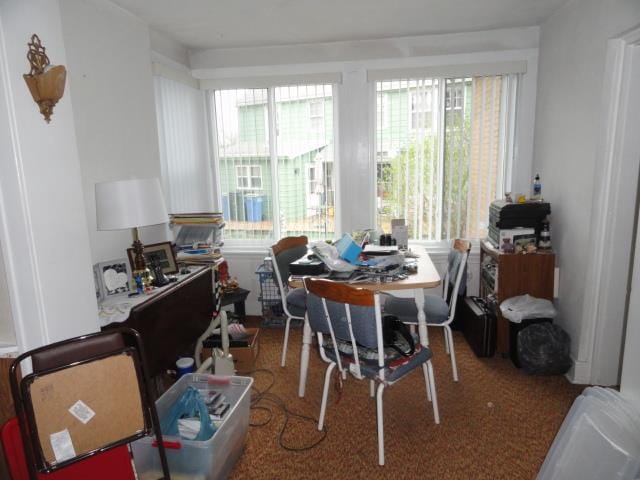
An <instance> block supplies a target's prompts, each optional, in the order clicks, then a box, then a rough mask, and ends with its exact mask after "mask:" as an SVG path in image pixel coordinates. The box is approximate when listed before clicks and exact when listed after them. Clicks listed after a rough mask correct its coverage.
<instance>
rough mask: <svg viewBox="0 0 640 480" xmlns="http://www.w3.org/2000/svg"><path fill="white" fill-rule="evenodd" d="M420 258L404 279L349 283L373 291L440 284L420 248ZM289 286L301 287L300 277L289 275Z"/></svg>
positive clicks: (430, 262) (436, 274) (436, 272)
mask: <svg viewBox="0 0 640 480" xmlns="http://www.w3.org/2000/svg"><path fill="white" fill-rule="evenodd" d="M418 254H419V255H420V258H417V259H416V260H417V262H418V271H417V272H416V273H414V274H411V275H409V277H408V278H405V279H404V280H398V281H395V282H386V283H374V282H371V283H365V282H358V283H353V284H351V285H352V286H353V287H361V288H366V289H367V290H373V291H374V292H382V291H390V290H415V289H416V288H433V287H437V286H438V285H440V275H439V274H438V271H437V270H436V267H435V265H434V264H433V262H432V261H431V258H430V257H429V254H428V253H427V252H426V251H425V250H424V249H421V251H420V252H418ZM289 286H290V287H293V288H300V287H302V279H301V278H300V277H289Z"/></svg>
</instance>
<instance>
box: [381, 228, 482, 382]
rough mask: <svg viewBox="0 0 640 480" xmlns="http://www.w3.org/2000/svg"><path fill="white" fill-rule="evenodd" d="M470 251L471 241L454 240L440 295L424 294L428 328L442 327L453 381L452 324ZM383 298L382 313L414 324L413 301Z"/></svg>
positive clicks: (455, 379)
mask: <svg viewBox="0 0 640 480" xmlns="http://www.w3.org/2000/svg"><path fill="white" fill-rule="evenodd" d="M470 250H471V242H468V241H466V240H461V239H456V240H454V241H453V246H452V247H451V250H450V251H449V256H448V266H447V273H446V275H445V278H444V282H443V284H444V285H443V291H442V296H438V295H432V294H425V296H424V313H425V315H426V317H427V326H430V327H442V328H443V331H444V345H445V351H446V352H447V354H448V355H449V356H450V357H451V369H452V371H453V380H454V381H455V382H457V381H458V366H457V364H456V353H455V349H454V346H453V334H452V332H451V322H452V321H453V319H454V318H455V315H456V307H457V304H458V296H459V294H461V293H464V291H465V286H466V283H467V282H466V276H467V259H468V258H469V251H470ZM450 289H451V290H450ZM385 298H386V301H385V303H384V313H385V314H388V315H394V316H396V317H398V319H399V320H400V321H401V322H403V323H409V324H415V323H417V319H416V317H417V313H418V309H417V307H416V304H415V302H414V301H413V300H412V299H408V298H398V297H394V296H391V295H388V296H386V297H385ZM447 299H448V302H447Z"/></svg>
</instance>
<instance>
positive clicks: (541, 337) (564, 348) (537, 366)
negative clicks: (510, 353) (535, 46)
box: [518, 323, 571, 375]
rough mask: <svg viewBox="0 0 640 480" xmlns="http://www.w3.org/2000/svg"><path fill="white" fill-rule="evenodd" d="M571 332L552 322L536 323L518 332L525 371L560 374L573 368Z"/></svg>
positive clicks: (519, 349) (540, 373) (520, 355)
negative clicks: (570, 350)
mask: <svg viewBox="0 0 640 480" xmlns="http://www.w3.org/2000/svg"><path fill="white" fill-rule="evenodd" d="M570 345H571V339H570V338H569V334H567V332H565V331H564V330H562V329H561V328H560V327H558V326H557V325H553V324H551V323H536V324H533V325H529V326H528V327H527V328H524V329H523V330H521V331H520V332H518V358H519V359H520V364H521V366H522V369H523V370H524V371H525V373H529V374H538V375H560V374H563V373H567V371H568V370H569V368H571V357H570V356H569V347H570Z"/></svg>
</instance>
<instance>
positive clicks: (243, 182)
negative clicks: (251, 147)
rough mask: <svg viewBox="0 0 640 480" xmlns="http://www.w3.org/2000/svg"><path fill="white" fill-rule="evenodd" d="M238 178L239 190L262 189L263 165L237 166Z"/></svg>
mask: <svg viewBox="0 0 640 480" xmlns="http://www.w3.org/2000/svg"><path fill="white" fill-rule="evenodd" d="M236 178H237V180H238V183H237V185H238V190H261V189H262V167H260V165H238V166H236Z"/></svg>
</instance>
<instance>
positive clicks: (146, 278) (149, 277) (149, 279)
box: [133, 267, 154, 289]
mask: <svg viewBox="0 0 640 480" xmlns="http://www.w3.org/2000/svg"><path fill="white" fill-rule="evenodd" d="M138 275H140V278H142V285H144V288H145V289H146V288H149V287H151V286H152V285H153V280H154V278H153V274H152V273H151V270H149V269H148V268H146V267H145V268H144V269H140V270H134V271H133V278H134V279H135V278H136V277H137V276H138Z"/></svg>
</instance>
